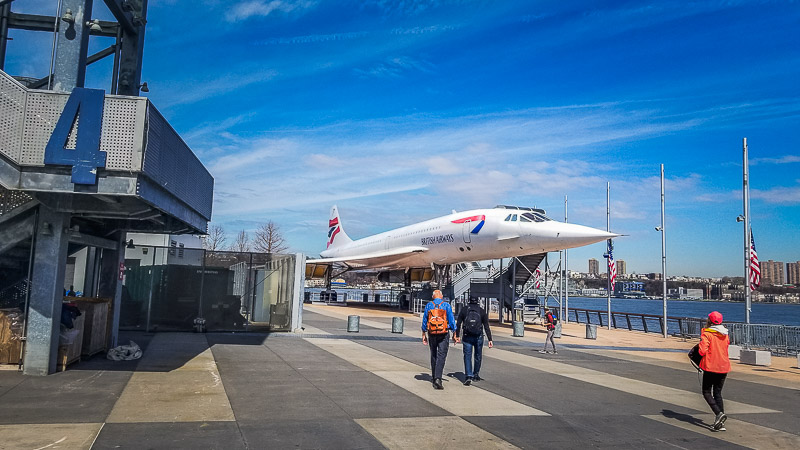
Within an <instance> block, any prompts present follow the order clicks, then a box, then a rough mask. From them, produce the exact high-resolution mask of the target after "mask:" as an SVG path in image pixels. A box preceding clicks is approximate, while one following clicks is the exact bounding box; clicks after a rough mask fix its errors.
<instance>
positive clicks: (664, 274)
mask: <svg viewBox="0 0 800 450" xmlns="http://www.w3.org/2000/svg"><path fill="white" fill-rule="evenodd" d="M656 231H660V232H661V282H662V283H663V285H662V288H661V298H662V300H663V302H664V326H663V327H662V330H663V331H664V337H665V338H666V337H667V232H666V231H665V229H664V165H663V164H662V165H661V225H660V226H657V227H656Z"/></svg>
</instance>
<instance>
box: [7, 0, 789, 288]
mask: <svg viewBox="0 0 800 450" xmlns="http://www.w3.org/2000/svg"><path fill="white" fill-rule="evenodd" d="M95 3H96V5H95V17H99V18H106V17H109V14H108V12H107V11H106V10H105V6H104V5H103V3H102V2H100V1H96V2H95ZM55 4H56V2H55V1H54V0H51V1H40V0H28V1H25V0H19V1H16V2H14V7H13V8H14V11H16V12H32V13H40V14H53V13H54V10H55ZM12 37H14V41H12V42H11V43H10V44H9V57H8V60H7V64H6V69H7V71H8V72H10V73H12V74H14V75H30V76H36V77H41V76H44V74H46V71H47V68H48V65H49V57H50V43H51V41H50V39H51V37H50V36H49V35H47V34H45V33H31V32H21V31H15V32H13V33H12ZM91 45H92V48H93V50H98V49H100V48H104V47H106V46H108V45H110V42H108V41H107V40H103V39H100V38H94V39H93V41H92V43H91ZM109 73H110V61H103V62H100V63H97V64H95V65H92V66H91V67H90V69H89V74H88V81H87V85H89V86H91V87H102V88H106V89H108V84H109V83H110V81H109V80H110V76H109ZM143 80H145V81H147V82H148V85H149V87H150V90H151V92H150V93H149V94H147V95H148V97H150V99H151V100H152V101H153V102H154V104H155V105H156V107H158V108H159V109H160V110H161V112H162V113H163V114H164V115H165V116H166V117H167V118H168V119H169V120H170V122H171V123H172V125H173V126H174V127H175V128H176V130H178V132H179V133H181V135H182V136H183V137H184V139H185V140H186V141H187V143H188V144H189V145H190V146H191V147H192V148H193V150H194V151H195V152H196V153H197V154H198V156H199V157H200V158H201V160H202V161H203V162H204V164H205V165H206V167H207V168H208V169H209V170H210V171H211V173H212V175H213V176H214V177H215V182H216V189H215V201H214V216H213V223H217V224H220V225H223V226H224V227H225V229H226V230H227V231H228V233H229V235H231V239H232V235H233V234H235V232H237V231H238V230H241V229H245V230H249V231H252V230H254V229H255V228H256V227H257V225H258V224H259V223H262V222H265V221H267V220H273V221H275V222H277V223H278V224H279V225H280V226H281V227H282V228H283V230H284V232H285V234H286V237H287V238H288V241H289V244H290V245H291V247H292V249H293V250H295V251H302V252H305V253H308V254H312V255H315V254H317V253H318V252H319V251H321V250H322V249H324V246H325V233H326V231H327V230H326V224H327V219H328V211H329V209H330V206H331V205H332V204H334V203H335V204H338V205H339V208H340V211H341V214H342V219H343V222H344V224H345V228H346V229H347V231H348V234H350V235H351V237H354V238H358V237H363V236H366V235H368V234H372V233H376V232H380V231H385V230H388V229H391V228H395V227H398V226H402V225H406V224H409V223H413V222H416V221H419V220H423V219H427V218H432V217H436V216H439V215H443V214H447V213H449V212H450V210H451V209H457V210H465V209H470V208H479V207H491V206H494V205H496V204H517V205H526V206H536V207H540V208H545V209H546V210H547V211H548V213H549V215H550V216H552V217H553V218H555V219H559V220H563V218H564V196H565V195H568V198H569V221H570V222H575V223H580V224H584V225H589V226H595V227H598V228H605V223H606V216H605V210H606V205H605V196H606V192H605V186H606V182H610V183H611V210H612V211H611V228H612V230H613V231H616V232H619V233H624V234H627V235H628V236H627V237H624V238H620V239H618V240H617V242H616V257H617V259H624V260H626V261H627V262H628V271H629V272H632V271H635V272H654V271H660V269H661V258H660V257H661V238H660V235H659V233H657V232H655V231H654V230H653V227H654V226H655V225H657V224H658V223H659V222H660V193H659V164H661V163H663V164H665V170H666V179H667V181H666V189H667V193H666V199H667V219H666V221H667V254H668V261H669V267H668V274H670V275H682V274H685V275H703V276H721V275H741V274H742V273H743V269H742V265H743V261H742V260H743V251H742V240H743V239H742V227H741V224H739V223H737V222H736V221H735V218H736V216H737V215H738V214H740V213H741V210H742V201H741V178H742V153H741V149H742V138H743V137H747V138H748V144H749V148H750V156H751V160H750V170H751V186H752V193H751V195H752V206H751V209H752V222H753V229H754V233H755V240H756V245H757V248H758V251H759V256H760V257H761V259H762V260H766V259H773V260H780V261H797V260H800V238H798V237H797V230H798V226H799V225H800V145H798V144H800V101H799V100H800V81H798V80H800V4H798V3H797V2H785V1H782V2H769V1H720V2H717V1H708V2H685V1H678V2H668V1H658V2H645V1H631V2H590V1H586V2H578V1H575V2H559V1H525V2H512V1H502V2H499V1H498V2H491V1H474V2H473V1H390V0H376V1H310V0H305V1H302V0H301V1H290V0H271V1H260V0H250V1H233V0H231V1H203V0H198V1H188V0H185V1H151V2H150V8H149V13H148V25H147V39H146V44H145V60H144V73H143ZM603 250H604V246H603V244H596V245H593V246H589V247H585V248H582V249H575V250H572V251H570V268H571V269H573V270H579V271H586V270H588V263H587V260H588V259H589V258H591V257H595V258H598V259H602V253H603Z"/></svg>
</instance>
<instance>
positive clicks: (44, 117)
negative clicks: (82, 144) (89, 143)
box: [17, 92, 74, 166]
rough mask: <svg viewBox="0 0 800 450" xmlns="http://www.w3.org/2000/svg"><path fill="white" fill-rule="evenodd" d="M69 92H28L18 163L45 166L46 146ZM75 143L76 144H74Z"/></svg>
mask: <svg viewBox="0 0 800 450" xmlns="http://www.w3.org/2000/svg"><path fill="white" fill-rule="evenodd" d="M67 98H69V96H68V95H67V94H59V93H55V92H47V93H45V92H28V99H27V101H26V102H25V119H24V129H23V132H22V152H21V153H20V156H19V160H18V161H17V163H18V164H19V165H22V166H43V165H44V148H45V146H46V145H47V141H49V140H50V135H51V134H52V133H53V128H55V127H56V122H58V118H59V117H61V111H62V110H63V109H64V105H65V104H66V103H67ZM73 145H74V144H73Z"/></svg>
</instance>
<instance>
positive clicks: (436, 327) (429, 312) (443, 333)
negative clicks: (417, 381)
mask: <svg viewBox="0 0 800 450" xmlns="http://www.w3.org/2000/svg"><path fill="white" fill-rule="evenodd" d="M455 329H456V323H455V320H454V319H453V309H452V308H451V307H450V303H447V302H446V301H444V298H443V296H442V291H440V290H438V289H437V290H435V291H433V300H431V301H429V302H428V304H427V305H425V313H424V314H423V315H422V343H423V344H424V345H429V346H430V349H431V382H432V383H433V388H434V389H444V386H443V385H442V372H444V361H445V360H446V359H447V350H448V349H449V348H450V332H451V331H454V330H455ZM453 339H454V340H455V341H456V342H458V335H457V334H455V333H453Z"/></svg>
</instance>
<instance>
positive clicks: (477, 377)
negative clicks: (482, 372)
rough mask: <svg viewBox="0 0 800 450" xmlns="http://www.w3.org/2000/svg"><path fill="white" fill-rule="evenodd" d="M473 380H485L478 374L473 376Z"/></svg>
mask: <svg viewBox="0 0 800 450" xmlns="http://www.w3.org/2000/svg"><path fill="white" fill-rule="evenodd" d="M472 381H483V378H481V377H479V376H477V375H474V376H473V377H472Z"/></svg>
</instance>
